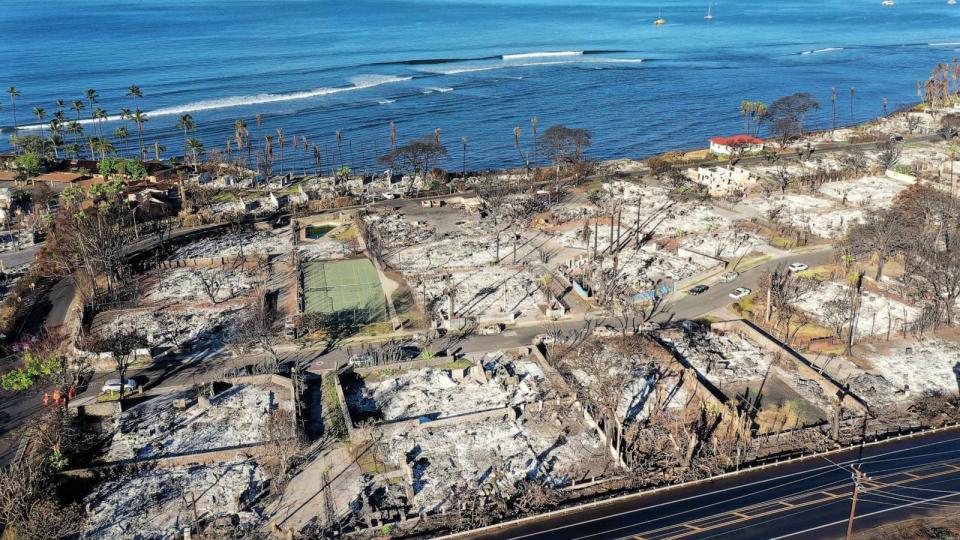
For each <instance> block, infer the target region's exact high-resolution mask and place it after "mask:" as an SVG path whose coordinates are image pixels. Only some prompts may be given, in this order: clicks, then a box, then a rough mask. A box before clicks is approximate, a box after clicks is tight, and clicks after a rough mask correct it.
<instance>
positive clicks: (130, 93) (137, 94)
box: [127, 84, 143, 109]
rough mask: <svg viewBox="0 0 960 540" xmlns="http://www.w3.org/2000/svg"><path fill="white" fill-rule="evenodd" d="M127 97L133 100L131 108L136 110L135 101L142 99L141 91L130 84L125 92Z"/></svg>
mask: <svg viewBox="0 0 960 540" xmlns="http://www.w3.org/2000/svg"><path fill="white" fill-rule="evenodd" d="M127 97H131V98H133V108H134V109H136V108H137V99H142V98H143V91H142V90H140V87H139V86H137V85H135V84H131V85H130V88H129V89H128V90H127Z"/></svg>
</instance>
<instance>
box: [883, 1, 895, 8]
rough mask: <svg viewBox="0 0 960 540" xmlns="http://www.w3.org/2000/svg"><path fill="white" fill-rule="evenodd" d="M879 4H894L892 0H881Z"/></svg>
mask: <svg viewBox="0 0 960 540" xmlns="http://www.w3.org/2000/svg"><path fill="white" fill-rule="evenodd" d="M881 5H882V6H883V7H890V6H893V5H895V4H894V2H893V0H883V2H881Z"/></svg>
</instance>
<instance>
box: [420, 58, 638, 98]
mask: <svg viewBox="0 0 960 540" xmlns="http://www.w3.org/2000/svg"><path fill="white" fill-rule="evenodd" d="M643 61H644V60H643V58H591V59H590V60H554V61H547V62H522V63H518V62H510V63H507V62H504V63H500V64H495V65H491V66H470V67H459V68H439V69H430V70H428V71H429V72H430V73H437V74H440V75H459V74H461V73H477V72H481V71H493V70H497V69H512V68H522V67H537V66H558V65H564V64H640V63H642V62H643ZM434 90H436V89H434Z"/></svg>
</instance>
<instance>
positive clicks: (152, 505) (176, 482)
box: [80, 461, 269, 540]
mask: <svg viewBox="0 0 960 540" xmlns="http://www.w3.org/2000/svg"><path fill="white" fill-rule="evenodd" d="M268 486H269V479H268V476H267V475H266V473H264V471H263V469H261V468H260V466H259V465H257V464H256V463H254V462H249V461H235V462H226V463H219V464H216V465H194V466H187V467H172V468H157V469H153V470H145V471H137V472H134V473H133V474H131V475H128V476H124V477H122V478H117V479H114V480H109V481H107V482H103V483H100V484H98V485H97V487H96V488H95V489H94V491H93V493H91V494H90V495H89V496H88V497H86V498H85V499H84V505H85V506H86V507H87V508H88V509H89V512H88V513H87V522H86V525H85V531H84V532H83V533H82V534H81V535H80V538H82V539H84V540H94V539H98V538H114V539H136V540H170V539H172V538H181V537H182V534H183V529H184V528H187V527H190V526H191V524H192V523H193V522H194V506H195V507H196V516H197V517H198V518H199V519H201V520H203V521H204V522H210V521H213V520H216V519H218V518H230V519H236V520H237V521H239V525H240V527H241V528H243V529H251V528H253V527H254V526H255V525H256V524H257V523H258V522H259V516H258V515H257V514H256V513H253V512H249V511H248V510H249V508H250V506H251V505H252V504H253V503H254V502H255V501H256V500H257V498H259V496H260V494H261V493H263V492H264V491H265V490H266V489H267V488H268ZM194 501H195V505H194Z"/></svg>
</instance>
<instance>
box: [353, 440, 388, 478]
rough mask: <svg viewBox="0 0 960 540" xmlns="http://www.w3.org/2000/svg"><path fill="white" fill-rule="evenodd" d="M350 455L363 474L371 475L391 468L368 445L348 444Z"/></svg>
mask: <svg viewBox="0 0 960 540" xmlns="http://www.w3.org/2000/svg"><path fill="white" fill-rule="evenodd" d="M350 455H351V456H353V459H354V461H356V463H357V466H358V467H360V470H361V471H363V472H364V474H369V475H371V476H374V475H378V474H383V473H385V472H390V471H391V470H396V469H392V468H390V467H388V466H387V464H386V462H384V461H383V460H382V459H380V458H379V457H378V456H377V455H376V454H375V453H374V451H373V448H370V447H369V446H368V445H365V444H364V445H350Z"/></svg>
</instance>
